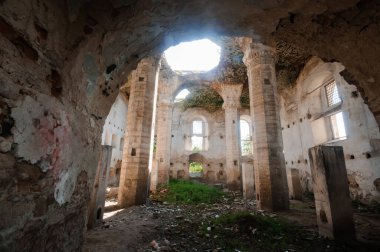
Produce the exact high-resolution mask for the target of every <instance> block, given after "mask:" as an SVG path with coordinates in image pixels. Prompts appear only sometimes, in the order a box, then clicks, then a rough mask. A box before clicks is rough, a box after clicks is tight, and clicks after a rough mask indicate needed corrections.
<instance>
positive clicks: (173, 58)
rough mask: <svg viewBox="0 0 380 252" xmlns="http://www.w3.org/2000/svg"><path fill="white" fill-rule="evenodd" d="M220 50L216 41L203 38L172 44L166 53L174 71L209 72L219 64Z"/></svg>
mask: <svg viewBox="0 0 380 252" xmlns="http://www.w3.org/2000/svg"><path fill="white" fill-rule="evenodd" d="M220 50H221V49H220V46H218V45H217V44H215V43H214V42H212V41H210V40H208V39H201V40H195V41H191V42H183V43H180V44H179V45H177V46H172V47H170V48H169V49H167V50H166V51H165V52H164V54H165V58H166V60H167V62H168V64H169V66H170V67H171V68H172V70H173V71H194V72H207V71H209V70H211V69H213V68H214V67H216V66H217V65H218V64H219V60H220Z"/></svg>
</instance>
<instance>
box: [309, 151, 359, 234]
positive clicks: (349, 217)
mask: <svg viewBox="0 0 380 252" xmlns="http://www.w3.org/2000/svg"><path fill="white" fill-rule="evenodd" d="M309 158H310V162H311V174H312V178H313V186H314V197H315V210H316V213H317V223H318V228H319V233H320V234H321V235H323V236H327V237H330V238H335V239H337V240H347V241H348V240H355V226H354V221H353V213H352V206H351V198H350V195H349V190H348V179H347V171H346V164H345V161H344V154H343V147H341V146H316V147H313V148H310V149H309Z"/></svg>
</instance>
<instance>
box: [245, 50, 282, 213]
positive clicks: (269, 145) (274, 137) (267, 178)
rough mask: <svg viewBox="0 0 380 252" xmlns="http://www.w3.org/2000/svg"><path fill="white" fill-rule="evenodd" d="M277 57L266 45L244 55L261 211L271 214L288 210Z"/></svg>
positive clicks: (258, 198)
mask: <svg viewBox="0 0 380 252" xmlns="http://www.w3.org/2000/svg"><path fill="white" fill-rule="evenodd" d="M274 57H275V54H274V49H273V48H271V47H268V46H265V45H263V44H250V45H249V46H248V48H247V49H246V52H245V56H244V61H245V64H246V65H247V68H248V71H247V73H248V80H249V93H250V103H251V116H252V119H253V122H252V124H253V158H254V169H255V183H256V195H257V200H258V206H259V208H260V209H265V210H270V211H276V210H284V209H288V208H289V193H288V185H287V180H286V171H285V160H284V155H283V144H282V135H281V126H280V116H279V107H278V101H277V98H278V97H277V89H276V74H275V65H274Z"/></svg>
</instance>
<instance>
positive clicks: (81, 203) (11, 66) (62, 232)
mask: <svg viewBox="0 0 380 252" xmlns="http://www.w3.org/2000/svg"><path fill="white" fill-rule="evenodd" d="M65 9H66V6H65V5H64V4H63V2H58V1H1V2H0V16H1V17H0V55H1V56H0V122H1V129H0V133H1V138H0V146H1V149H0V216H1V217H0V250H2V251H47V250H50V251H78V250H80V249H81V246H82V244H83V241H84V235H83V233H84V231H85V223H86V215H87V214H86V211H87V203H88V199H89V195H90V190H91V189H92V183H93V179H94V173H95V171H96V167H97V161H98V155H99V147H100V143H101V139H100V137H101V126H102V125H103V123H104V118H105V115H106V114H107V111H109V108H110V106H111V103H112V100H113V99H114V98H115V96H116V92H115V91H116V84H115V86H114V85H113V84H110V85H109V86H110V88H112V90H113V91H112V92H114V94H111V95H107V96H106V95H104V93H102V89H100V88H99V86H100V85H105V84H104V83H105V81H106V80H107V79H108V78H111V75H110V74H106V73H105V66H104V64H103V62H102V61H101V60H99V58H97V57H98V56H96V55H99V53H98V48H97V43H95V44H91V43H90V44H87V46H86V45H82V47H81V49H82V51H81V52H78V50H76V47H75V45H73V44H71V43H69V42H67V41H69V40H70V38H73V37H75V34H76V32H77V30H76V28H75V26H72V27H69V26H70V25H69V24H68V21H67V19H66V16H65V12H64V11H62V10H65ZM80 32H82V33H83V31H80ZM94 39H95V40H97V39H99V37H95V38H94ZM72 50H73V54H74V55H75V56H72V55H73V54H71V51H72ZM72 67H73V68H72ZM102 69H104V70H102ZM115 81H116V82H117V78H115ZM101 83H102V84H101ZM109 92H110V93H111V91H109Z"/></svg>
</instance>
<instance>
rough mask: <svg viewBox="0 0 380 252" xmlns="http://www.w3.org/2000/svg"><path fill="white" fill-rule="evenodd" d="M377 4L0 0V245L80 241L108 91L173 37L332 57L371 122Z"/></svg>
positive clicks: (69, 246)
mask: <svg viewBox="0 0 380 252" xmlns="http://www.w3.org/2000/svg"><path fill="white" fill-rule="evenodd" d="M379 8H380V7H379V3H378V1H375V0H372V1H371V0H370V1H360V0H343V1H339V2H336V1H335V2H331V1H327V2H318V1H312V0H298V1H293V0H281V1H274V0H271V1H245V0H237V1H236V0H234V1H232V0H222V1H209V2H208V3H207V5H205V4H204V1H201V0H195V1H187V2H185V3H184V2H183V1H169V0H163V1H149V0H139V1H116V0H115V1H111V3H110V2H108V1H103V0H96V1H90V2H88V1H58V0H31V1H29V0H20V1H11V0H3V1H0V108H1V110H0V122H1V133H0V137H1V138H0V140H1V141H0V158H1V162H0V164H1V172H0V192H1V195H0V200H1V204H0V212H1V218H2V219H1V221H0V225H1V228H0V230H1V231H0V239H1V242H0V243H1V249H2V250H8V251H22V250H38V251H46V250H66V251H70V250H79V249H80V247H81V244H82V242H83V231H84V227H85V215H86V214H85V212H86V202H87V199H88V195H89V188H92V186H93V180H94V175H95V170H96V166H97V160H98V155H99V151H100V149H99V147H100V143H101V128H102V126H103V124H104V120H105V118H106V115H107V113H108V112H109V110H110V107H111V105H112V103H113V102H114V100H115V98H116V96H117V94H118V90H119V88H120V86H121V85H123V84H124V83H125V82H126V80H127V76H128V75H129V73H130V71H131V70H132V69H134V68H135V67H136V64H137V63H138V61H139V60H141V59H142V58H144V57H146V56H149V55H153V54H156V53H161V52H162V51H163V50H164V49H166V48H167V47H169V46H171V45H174V44H176V43H179V42H181V41H184V40H191V39H196V38H203V37H209V38H212V37H218V36H220V35H224V36H248V37H252V38H253V39H254V41H256V42H263V43H266V44H270V45H271V44H274V43H275V42H276V41H285V42H286V43H288V44H291V45H292V46H294V47H296V48H298V50H299V51H301V52H303V53H304V54H305V55H311V56H319V57H320V58H322V59H324V60H326V61H333V60H334V61H337V62H340V63H341V64H343V65H344V66H345V67H346V69H347V73H346V75H347V76H350V77H351V78H352V79H354V80H355V83H354V85H356V86H357V87H358V91H359V92H360V93H361V95H362V97H363V99H364V101H365V102H366V103H367V104H368V106H369V109H370V111H371V112H372V113H373V114H374V116H375V119H376V121H377V123H379V122H380V89H379V88H377V86H378V84H377V83H378V81H379V79H380V73H379V71H377V70H378V69H379V61H378V56H379V54H380V42H379V38H380V36H379V31H380V29H379V13H380V11H379ZM374 144H376V143H374ZM17 241H22V242H17Z"/></svg>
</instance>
